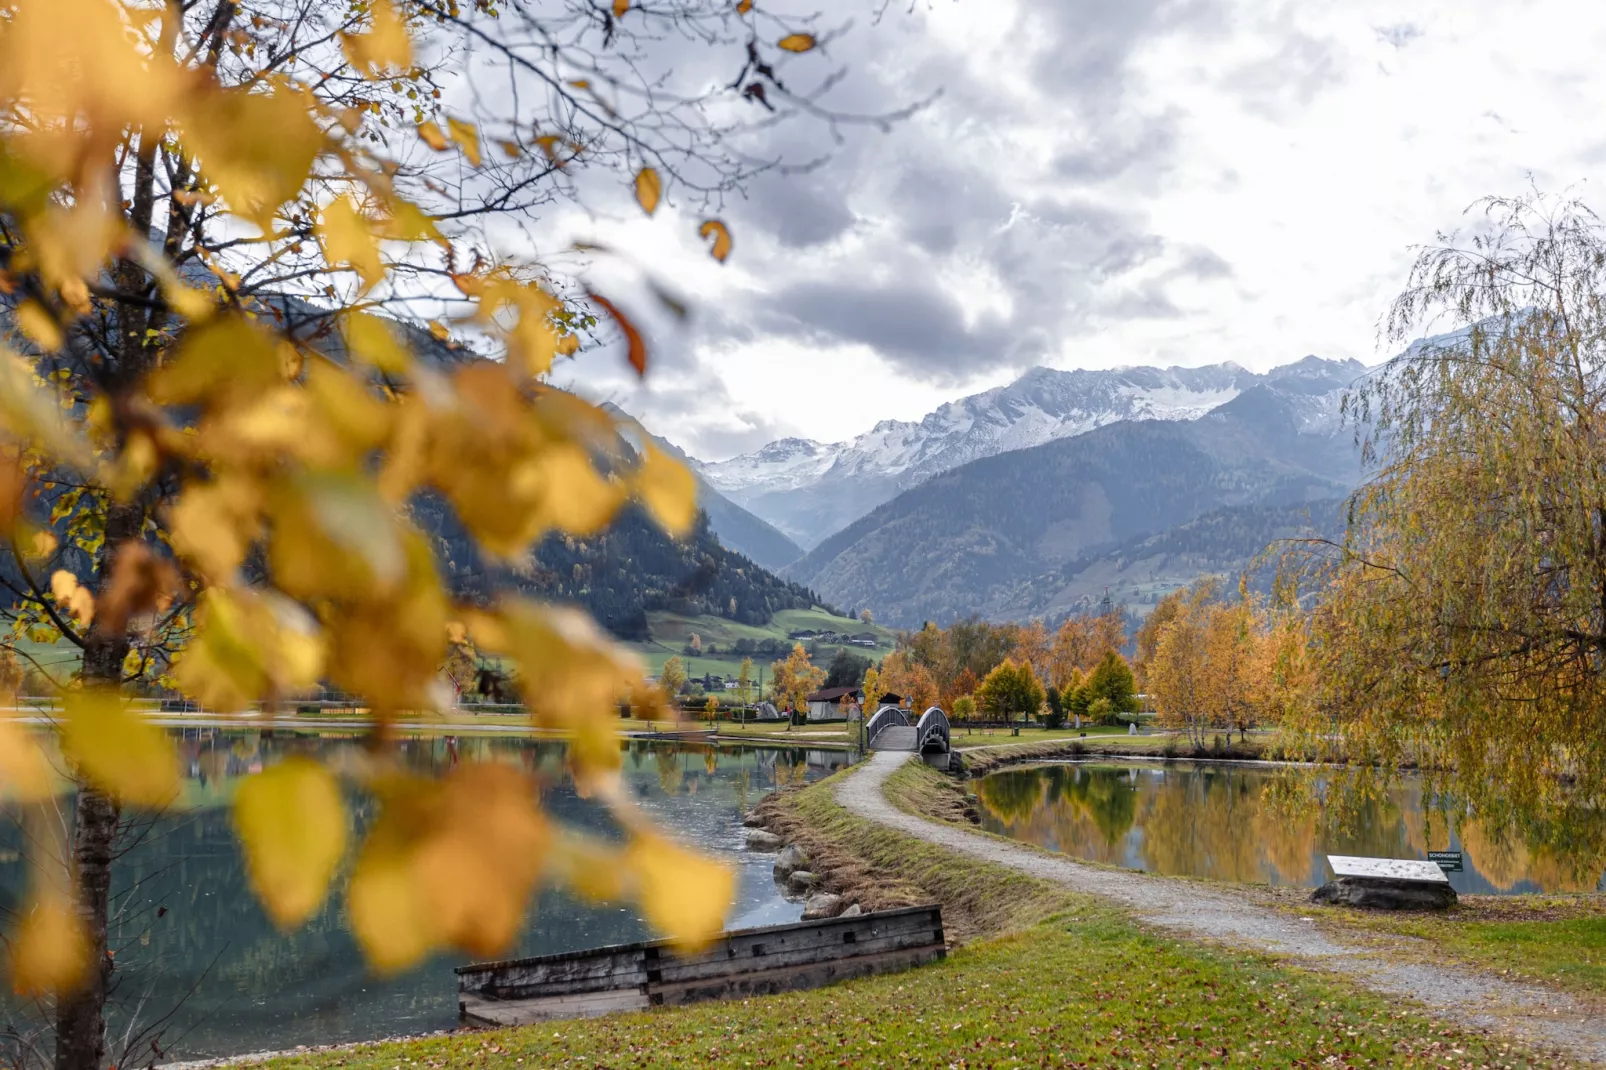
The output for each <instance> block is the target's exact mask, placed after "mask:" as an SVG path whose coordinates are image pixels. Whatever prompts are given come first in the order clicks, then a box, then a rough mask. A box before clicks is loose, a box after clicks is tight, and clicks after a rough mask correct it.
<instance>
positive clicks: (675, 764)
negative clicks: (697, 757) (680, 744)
mask: <svg viewBox="0 0 1606 1070" xmlns="http://www.w3.org/2000/svg"><path fill="white" fill-rule="evenodd" d="M652 761H653V764H654V765H655V766H657V768H658V787H659V789H660V790H662V791H663V793H664V794H665V795H677V794H679V793H680V786H681V784H682V782H684V781H685V779H686V768H685V766H683V765H682V764H681V761H682V758H681V755H680V753H679V752H678V751H677V750H674V749H672V748H669V747H662V748H659V749H658V750H656V751H654V753H653V756H652Z"/></svg>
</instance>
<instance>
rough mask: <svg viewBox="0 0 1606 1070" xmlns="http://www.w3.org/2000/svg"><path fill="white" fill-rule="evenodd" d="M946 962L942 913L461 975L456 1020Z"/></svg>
mask: <svg viewBox="0 0 1606 1070" xmlns="http://www.w3.org/2000/svg"><path fill="white" fill-rule="evenodd" d="M944 954H945V951H944V942H943V931H942V908H941V907H940V906H935V905H933V906H923V907H906V908H903V909H900V910H881V911H876V912H875V913H872V914H857V915H854V916H852V917H838V918H826V919H823V920H821V921H805V922H798V923H796V924H792V925H770V926H766V927H764V928H760V929H742V930H739V931H737V932H730V933H724V934H723V935H721V936H720V937H719V938H718V939H717V940H715V941H714V943H712V944H711V945H709V946H708V947H706V948H704V949H703V950H702V951H699V952H697V953H695V954H692V955H686V956H680V955H676V954H675V953H674V952H673V951H672V950H671V949H670V946H669V943H668V941H663V940H655V941H644V942H642V943H636V944H619V945H615V946H613V947H601V948H595V949H593V950H590V951H571V952H567V953H564V954H560V955H541V956H538V957H535V958H526V959H515V960H512V961H508V962H487V963H479V964H475V965H471V966H459V967H458V968H457V971H456V972H457V993H458V1018H459V1019H460V1020H461V1021H463V1022H464V1023H467V1024H471V1025H485V1026H506V1025H527V1024H529V1023H531V1022H540V1021H547V1020H550V1019H553V1018H580V1017H587V1016H591V1015H597V1014H609V1013H611V1012H613V1011H626V1010H644V1009H646V1008H648V1007H655V1006H660V1005H664V1006H673V1005H677V1004H683V1003H695V1002H698V1001H700V1000H707V999H739V998H745V997H748V996H762V995H769V994H771V993H775V992H788V991H792V990H794V989H802V988H818V987H820V986H821V985H827V984H832V983H834V982H836V981H845V980H848V979H850V978H854V977H867V976H869V975H871V974H877V973H888V972H891V971H893V970H902V969H907V968H909V967H911V966H918V965H920V964H922V963H926V962H932V961H935V960H937V959H940V958H942V957H943V955H944Z"/></svg>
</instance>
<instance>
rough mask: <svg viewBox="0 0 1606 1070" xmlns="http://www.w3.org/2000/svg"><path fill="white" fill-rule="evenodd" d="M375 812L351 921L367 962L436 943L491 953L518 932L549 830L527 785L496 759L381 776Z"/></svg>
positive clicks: (413, 959) (419, 951)
mask: <svg viewBox="0 0 1606 1070" xmlns="http://www.w3.org/2000/svg"><path fill="white" fill-rule="evenodd" d="M380 797H381V805H382V809H381V811H380V815H379V820H378V821H377V822H375V824H374V827H373V831H372V832H371V833H370V834H369V837H368V840H367V842H366V843H364V844H363V849H362V851H361V853H360V854H359V856H358V859H357V864H356V866H355V868H354V869H353V871H352V876H351V885H350V892H349V907H350V914H351V924H352V931H353V932H354V933H355V935H356V937H357V941H358V943H359V944H360V945H361V946H362V949H363V952H364V954H365V955H366V956H367V958H368V961H369V962H370V963H371V964H372V965H373V966H374V968H375V969H377V970H379V971H380V972H382V973H395V972H397V971H399V970H403V969H406V968H407V967H408V966H411V965H414V964H415V963H417V962H418V961H419V960H420V959H422V958H423V957H424V956H425V955H427V954H428V953H429V952H430V951H432V950H434V949H435V948H438V947H442V946H446V945H453V946H456V947H460V948H463V949H464V950H466V951H469V952H471V953H473V954H476V955H494V954H497V953H499V952H501V951H502V950H504V949H506V947H507V946H508V945H509V944H510V943H512V941H513V939H514V937H516V936H517V935H518V932H519V926H520V923H521V921H522V920H523V917H524V911H525V907H526V906H527V904H528V902H529V898H530V895H531V893H532V892H533V891H534V889H535V883H536V880H537V878H538V877H539V876H540V874H541V871H542V869H543V868H544V866H545V864H546V860H547V855H548V848H549V844H550V840H551V833H550V831H549V830H548V827H547V823H546V820H545V819H544V818H543V817H542V816H541V813H540V811H539V810H538V809H537V808H536V789H535V785H534V784H533V783H532V782H531V781H530V779H529V778H528V777H526V776H525V775H524V774H523V773H521V772H520V771H519V770H517V769H515V768H513V767H511V766H505V765H500V764H494V763H478V764H473V765H465V766H459V767H458V768H457V769H455V770H453V771H452V772H451V773H450V774H448V775H447V776H446V777H445V778H444V779H443V780H441V781H440V782H438V783H433V784H432V783H429V782H427V781H418V780H413V779H410V778H409V779H407V780H404V781H400V782H397V783H394V784H390V785H381V788H380Z"/></svg>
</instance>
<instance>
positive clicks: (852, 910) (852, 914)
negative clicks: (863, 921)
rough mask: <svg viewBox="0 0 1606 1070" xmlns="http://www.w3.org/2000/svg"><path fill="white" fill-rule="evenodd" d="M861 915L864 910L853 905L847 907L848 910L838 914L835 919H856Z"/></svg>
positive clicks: (857, 905)
mask: <svg viewBox="0 0 1606 1070" xmlns="http://www.w3.org/2000/svg"><path fill="white" fill-rule="evenodd" d="M863 913H864V908H863V907H861V906H860V905H859V904H857V903H854V904H853V905H852V906H850V907H848V909H846V910H844V911H843V912H842V913H840V914H838V915H837V917H839V918H856V917H858V916H859V915H860V914H863Z"/></svg>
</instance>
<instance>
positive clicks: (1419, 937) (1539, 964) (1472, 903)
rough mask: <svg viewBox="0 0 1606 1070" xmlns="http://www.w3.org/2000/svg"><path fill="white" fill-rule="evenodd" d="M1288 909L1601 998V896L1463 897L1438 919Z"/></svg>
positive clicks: (1430, 956) (1604, 969) (1421, 951)
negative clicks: (1405, 939) (1402, 939)
mask: <svg viewBox="0 0 1606 1070" xmlns="http://www.w3.org/2000/svg"><path fill="white" fill-rule="evenodd" d="M1285 905H1286V906H1289V907H1290V909H1297V910H1298V911H1300V912H1301V913H1303V914H1306V915H1309V916H1311V917H1314V918H1316V919H1317V920H1318V922H1320V923H1321V924H1323V925H1327V926H1336V927H1340V928H1342V929H1344V930H1345V931H1348V932H1355V931H1357V930H1358V931H1359V932H1360V933H1361V934H1363V936H1365V937H1370V939H1371V940H1372V941H1374V942H1381V943H1387V945H1388V946H1389V948H1390V949H1391V950H1393V951H1395V952H1397V953H1399V954H1402V955H1414V956H1416V957H1419V958H1423V959H1427V960H1434V961H1444V960H1446V959H1454V960H1457V961H1459V962H1463V963H1466V964H1467V965H1471V966H1474V967H1479V968H1482V969H1486V970H1490V971H1493V972H1496V973H1499V974H1502V975H1504V976H1507V977H1509V978H1511V979H1513V980H1517V981H1530V982H1535V981H1536V982H1539V983H1541V984H1549V985H1554V986H1556V987H1558V988H1563V989H1566V990H1568V991H1570V992H1574V993H1577V994H1580V995H1585V996H1591V997H1595V998H1597V999H1601V998H1606V900H1603V898H1602V897H1601V896H1599V895H1558V896H1545V895H1512V896H1494V895H1480V896H1464V897H1462V900H1461V903H1460V905H1458V906H1457V907H1456V908H1454V909H1452V910H1449V911H1446V912H1445V913H1443V914H1430V913H1412V914H1386V913H1379V912H1375V911H1356V910H1342V909H1340V908H1337V907H1320V906H1316V905H1314V904H1310V903H1305V902H1299V903H1296V904H1285ZM1402 936H1403V937H1409V938H1411V939H1410V940H1407V941H1401V940H1399V939H1398V937H1402Z"/></svg>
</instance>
